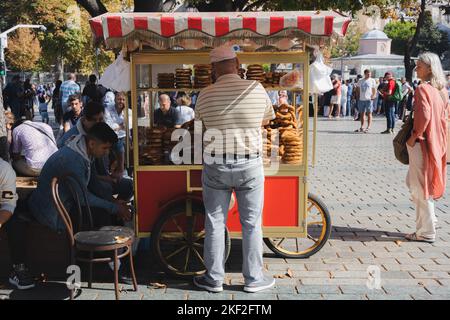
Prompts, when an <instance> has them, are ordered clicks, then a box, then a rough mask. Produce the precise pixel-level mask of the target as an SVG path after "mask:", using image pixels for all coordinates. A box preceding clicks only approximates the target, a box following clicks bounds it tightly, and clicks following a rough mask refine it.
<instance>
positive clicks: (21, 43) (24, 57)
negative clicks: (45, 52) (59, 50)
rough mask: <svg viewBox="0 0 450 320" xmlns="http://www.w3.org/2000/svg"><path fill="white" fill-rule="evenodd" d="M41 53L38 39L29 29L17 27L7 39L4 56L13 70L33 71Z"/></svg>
mask: <svg viewBox="0 0 450 320" xmlns="http://www.w3.org/2000/svg"><path fill="white" fill-rule="evenodd" d="M40 55H41V46H40V44H39V40H37V39H36V36H35V35H34V34H33V32H31V31H30V30H29V29H18V30H17V31H16V32H15V35H14V36H13V37H11V38H10V39H9V41H8V50H7V51H6V58H7V59H8V62H9V64H8V66H9V68H11V69H13V70H20V71H33V70H35V69H36V67H37V62H38V60H39V58H40Z"/></svg>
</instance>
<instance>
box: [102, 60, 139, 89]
mask: <svg viewBox="0 0 450 320" xmlns="http://www.w3.org/2000/svg"><path fill="white" fill-rule="evenodd" d="M130 68H131V64H130V63H129V62H128V61H126V60H125V59H124V58H123V55H122V53H120V54H119V56H118V57H117V59H116V61H114V62H113V63H112V64H110V65H109V66H108V67H107V68H106V69H105V72H104V73H103V75H102V77H101V78H100V80H99V81H98V83H99V84H101V85H102V86H104V87H105V88H108V89H112V90H114V91H119V92H120V91H123V92H128V91H130V90H131V83H130V82H131V78H130Z"/></svg>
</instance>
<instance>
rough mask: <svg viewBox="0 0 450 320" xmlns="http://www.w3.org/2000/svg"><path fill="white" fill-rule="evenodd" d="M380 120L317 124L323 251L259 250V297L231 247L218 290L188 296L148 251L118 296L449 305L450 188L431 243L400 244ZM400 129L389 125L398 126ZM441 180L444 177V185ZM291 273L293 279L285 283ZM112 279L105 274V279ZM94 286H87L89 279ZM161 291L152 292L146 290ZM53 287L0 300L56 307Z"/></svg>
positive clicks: (394, 179)
mask: <svg viewBox="0 0 450 320" xmlns="http://www.w3.org/2000/svg"><path fill="white" fill-rule="evenodd" d="M385 123H386V121H385V118H383V117H379V118H375V121H374V125H373V128H372V131H371V132H370V133H368V134H362V133H361V134H356V133H353V130H354V129H356V128H358V127H359V124H358V123H356V122H353V121H352V120H350V119H341V120H328V119H320V120H319V134H318V164H317V166H316V167H315V168H313V169H312V170H311V171H310V189H311V190H310V191H311V192H313V193H315V194H317V195H320V197H321V198H322V200H323V201H324V202H325V204H326V205H327V206H328V209H329V211H330V213H331V216H332V224H333V229H332V235H331V238H330V240H329V241H328V242H327V244H326V245H325V247H324V248H323V249H322V250H321V251H320V252H319V253H317V254H316V255H314V256H312V257H310V258H309V259H304V260H295V259H283V258H279V257H276V256H275V255H274V254H273V253H271V252H270V251H269V250H268V249H267V248H266V249H265V250H266V253H265V257H264V262H265V267H266V270H267V273H268V274H270V275H274V276H275V277H278V279H277V285H276V287H275V288H273V289H272V290H268V291H266V292H264V293H257V294H247V293H244V292H243V291H242V286H243V278H242V275H241V273H240V270H241V263H242V258H241V249H240V241H239V240H233V246H232V252H231V256H230V258H229V260H228V261H227V280H226V285H225V286H224V292H223V293H220V294H211V293H207V292H204V291H200V290H197V289H196V288H194V287H193V285H192V284H191V282H190V281H186V280H177V279H170V278H168V277H166V276H165V275H164V274H162V273H161V272H159V271H158V270H157V269H155V266H154V264H152V257H151V256H150V254H149V253H145V254H143V255H142V254H141V256H140V257H138V258H137V264H138V277H139V291H138V292H137V293H136V292H133V291H130V290H131V287H130V286H123V289H122V293H121V298H122V299H132V300H148V299H150V300H166V299H170V300H172V299H174V300H207V299H210V300H217V299H220V300H248V299H251V300H276V299H280V300H320V299H332V300H344V299H345V300H346V299H351V300H380V299H383V300H384V299H389V300H391V299H395V300H412V299H414V300H423V299H426V300H430V299H439V300H440V299H450V201H449V199H450V192H449V190H450V188H448V189H447V192H446V196H445V198H443V199H441V200H440V201H439V202H438V203H437V206H436V213H437V218H438V221H439V223H438V226H439V229H438V236H437V241H436V242H435V243H434V244H425V243H413V242H405V241H403V238H402V236H403V235H404V233H409V232H413V231H415V229H414V227H415V211H414V208H413V205H412V203H411V202H410V200H409V194H408V190H407V188H406V186H405V182H404V181H405V177H406V172H407V166H403V165H401V164H400V163H399V162H397V161H396V160H395V158H394V155H393V150H392V138H393V136H391V135H380V134H379V133H380V132H381V131H383V130H384V129H385ZM399 126H400V122H398V123H397V127H399ZM448 181H449V182H450V179H449V180H448ZM369 266H378V267H379V268H380V270H381V287H380V288H379V289H369V288H368V286H367V285H366V284H367V280H368V275H367V268H368V267H369ZM288 270H290V272H291V274H292V277H289V276H287V275H286V273H287V272H288ZM110 278H111V280H112V274H111V275H110ZM94 279H95V278H94ZM111 280H107V279H106V282H103V283H95V284H94V286H93V289H87V284H86V283H83V290H82V294H81V295H80V296H79V297H78V298H77V299H80V300H109V299H114V291H113V284H112V282H111ZM155 282H158V283H162V284H164V285H165V286H166V287H165V288H162V289H157V288H155V287H153V286H152V285H150V284H151V283H155ZM63 288H64V287H63V285H62V284H61V283H52V282H47V283H45V284H40V285H39V287H38V288H36V289H34V290H31V291H27V292H18V291H14V290H11V288H9V287H8V286H6V285H0V299H2V298H3V299H8V298H10V299H62V298H66V297H67V294H66V292H65V290H64V289H63Z"/></svg>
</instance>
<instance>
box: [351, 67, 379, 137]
mask: <svg viewBox="0 0 450 320" xmlns="http://www.w3.org/2000/svg"><path fill="white" fill-rule="evenodd" d="M356 95H357V96H358V100H359V101H358V111H359V113H360V120H361V127H360V128H359V129H357V130H356V131H355V132H364V133H367V132H369V130H370V126H371V124H372V112H373V103H374V100H375V98H376V95H377V83H376V82H375V79H373V78H372V75H371V72H370V70H368V69H366V70H364V78H363V79H361V80H359V82H358V86H357V87H356ZM366 115H367V127H366V128H365V129H364V122H365V120H366Z"/></svg>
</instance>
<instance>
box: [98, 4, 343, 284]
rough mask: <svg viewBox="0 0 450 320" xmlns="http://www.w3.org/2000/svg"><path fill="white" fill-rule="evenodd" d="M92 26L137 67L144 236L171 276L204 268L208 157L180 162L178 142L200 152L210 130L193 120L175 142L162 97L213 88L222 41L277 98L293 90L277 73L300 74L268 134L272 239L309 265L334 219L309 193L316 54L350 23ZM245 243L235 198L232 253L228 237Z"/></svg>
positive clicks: (181, 18) (201, 16)
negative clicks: (159, 112) (160, 121)
mask: <svg viewBox="0 0 450 320" xmlns="http://www.w3.org/2000/svg"><path fill="white" fill-rule="evenodd" d="M90 23H91V28H92V30H93V33H94V36H95V39H96V41H98V43H100V42H102V43H104V45H106V47H108V48H115V49H120V50H122V53H124V54H125V56H127V57H128V59H129V61H130V65H131V106H132V124H133V125H132V130H131V131H132V144H131V149H132V158H133V160H132V164H133V170H134V182H135V205H136V225H135V226H136V233H137V235H138V236H139V237H151V246H152V248H153V252H154V254H155V257H156V258H157V259H158V261H159V263H160V265H161V266H162V268H163V269H164V270H165V271H166V272H168V273H171V274H175V275H182V276H183V275H187V276H192V275H197V274H200V273H202V272H204V271H205V267H204V265H203V241H204V236H205V232H204V207H203V202H202V184H201V173H202V162H201V157H200V162H199V161H194V162H189V161H185V162H184V163H182V164H175V163H174V162H176V161H174V159H173V154H174V153H173V150H174V148H176V146H175V145H176V144H177V143H179V142H180V141H183V142H184V143H187V144H190V145H192V149H196V148H198V147H199V145H198V144H197V143H198V139H196V138H198V136H200V148H201V146H202V141H201V137H202V135H203V132H202V129H201V128H200V129H199V128H198V127H195V125H193V124H192V123H188V124H186V125H183V127H184V128H185V129H186V130H185V132H186V134H185V135H184V136H183V137H182V138H181V139H180V138H179V137H175V138H174V136H173V135H174V129H173V128H164V127H158V126H156V125H155V123H154V110H155V109H156V108H157V107H158V96H159V95H160V94H161V93H167V94H169V95H176V94H177V92H184V93H189V94H191V95H193V96H194V97H195V95H196V94H198V92H199V91H200V90H201V89H202V88H204V87H206V86H208V85H209V84H211V83H212V75H211V70H210V65H209V51H210V50H211V48H213V47H216V46H219V45H222V44H229V45H233V46H235V48H236V50H237V55H238V58H239V61H240V64H241V69H240V70H239V74H240V75H241V77H243V78H244V77H246V78H247V79H251V80H255V81H260V82H261V83H262V84H263V85H264V86H265V87H266V89H267V90H268V91H269V92H276V91H278V90H282V89H285V88H283V87H282V86H281V85H280V78H282V77H283V75H284V74H282V73H280V72H278V71H277V70H276V69H277V66H283V69H284V70H285V71H286V70H287V71H289V70H295V71H296V73H297V84H296V85H295V86H294V87H291V88H290V89H289V92H290V93H289V101H288V102H286V103H284V104H281V105H278V106H277V109H276V112H277V119H276V120H275V121H273V122H272V123H271V125H270V126H268V127H266V128H265V129H264V130H263V131H264V133H265V134H267V135H266V136H265V138H264V163H265V176H266V180H265V200H264V211H263V219H262V221H263V233H264V242H265V243H266V245H267V246H268V248H269V249H270V250H272V251H273V252H274V253H276V254H277V255H278V256H280V257H287V258H306V257H309V256H311V255H313V254H315V253H316V252H318V251H319V250H320V249H321V248H322V247H323V246H324V244H325V243H326V241H327V239H328V237H329V235H330V232H331V219H330V214H329V212H328V209H327V208H326V206H325V204H324V203H323V202H322V201H321V200H320V199H319V197H318V196H316V195H313V194H310V193H309V192H308V146H309V144H308V130H309V128H308V118H309V114H308V113H309V112H308V109H309V108H308V104H309V64H310V62H311V61H310V53H309V50H308V48H309V47H310V46H314V47H319V48H320V47H324V46H329V45H330V44H331V41H332V39H333V38H335V37H339V36H343V35H344V34H345V32H346V30H347V27H348V24H349V23H350V19H349V18H347V17H345V16H342V15H341V14H339V13H337V12H330V11H326V12H323V11H322V12H251V13H248V12H247V13H108V14H104V15H102V16H99V17H96V18H93V19H91V21H90ZM287 76H289V74H288V75H287ZM199 130H200V131H199ZM200 150H201V149H200ZM183 152H185V151H183ZM187 158H189V159H190V160H192V157H191V156H188V157H187ZM194 158H195V157H194ZM194 160H195V159H194ZM197 160H198V158H197ZM186 162H187V163H186ZM240 237H241V229H240V222H239V210H238V204H237V203H236V201H235V199H234V198H233V199H232V202H231V203H230V209H229V213H228V220H227V230H226V239H225V240H226V244H227V253H229V250H230V243H231V241H230V239H231V238H240Z"/></svg>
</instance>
